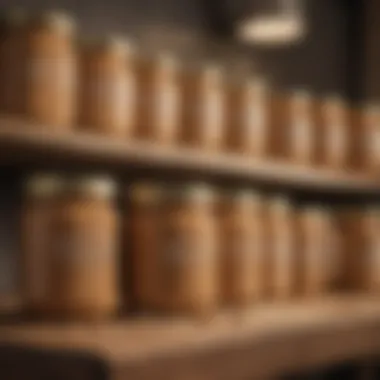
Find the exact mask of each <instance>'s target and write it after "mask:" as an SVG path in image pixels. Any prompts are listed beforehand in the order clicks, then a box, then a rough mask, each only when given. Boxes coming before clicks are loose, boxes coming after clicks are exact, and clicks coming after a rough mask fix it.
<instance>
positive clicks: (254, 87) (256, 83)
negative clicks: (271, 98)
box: [243, 77, 268, 96]
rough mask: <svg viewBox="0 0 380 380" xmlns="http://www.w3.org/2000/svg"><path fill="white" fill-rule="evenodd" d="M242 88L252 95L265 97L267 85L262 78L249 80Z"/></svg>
mask: <svg viewBox="0 0 380 380" xmlns="http://www.w3.org/2000/svg"><path fill="white" fill-rule="evenodd" d="M243 86H244V87H245V88H246V89H247V91H249V92H250V93H252V94H257V95H259V96H260V95H265V94H266V93H267V91H268V85H267V83H266V81H265V80H264V79H263V78H258V77H255V78H249V79H248V80H247V81H245V82H244V84H243Z"/></svg>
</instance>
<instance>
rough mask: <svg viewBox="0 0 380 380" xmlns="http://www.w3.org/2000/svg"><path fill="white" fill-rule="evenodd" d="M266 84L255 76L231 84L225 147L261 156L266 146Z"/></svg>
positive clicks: (241, 152)
mask: <svg viewBox="0 0 380 380" xmlns="http://www.w3.org/2000/svg"><path fill="white" fill-rule="evenodd" d="M268 106H269V105H268V88H267V86H266V84H265V83H264V82H263V81H262V80H260V79H258V78H251V79H249V80H247V81H245V82H244V83H239V84H238V85H236V84H235V85H232V86H231V89H230V91H229V100H228V108H229V109H228V114H229V117H228V120H229V123H228V126H226V127H227V131H226V145H227V149H229V150H231V151H234V152H237V153H240V154H244V155H252V156H255V157H263V156H264V155H265V153H266V149H267V132H268V131H267V129H268V125H267V119H268Z"/></svg>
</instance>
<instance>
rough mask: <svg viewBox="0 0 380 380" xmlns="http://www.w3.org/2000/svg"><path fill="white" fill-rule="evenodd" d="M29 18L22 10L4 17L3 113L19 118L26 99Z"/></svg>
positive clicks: (0, 48) (0, 52)
mask: <svg viewBox="0 0 380 380" xmlns="http://www.w3.org/2000/svg"><path fill="white" fill-rule="evenodd" d="M28 21H29V19H28V15H27V13H26V12H25V11H24V10H23V9H11V10H10V11H9V12H7V13H6V14H4V18H3V20H2V31H1V40H0V83H1V86H0V109H1V112H4V113H5V114H10V115H12V116H14V115H17V116H20V115H21V114H22V113H23V98H24V96H25V91H26V87H25V73H26V67H25V59H26V57H25V53H26V45H25V43H26V31H27V25H28Z"/></svg>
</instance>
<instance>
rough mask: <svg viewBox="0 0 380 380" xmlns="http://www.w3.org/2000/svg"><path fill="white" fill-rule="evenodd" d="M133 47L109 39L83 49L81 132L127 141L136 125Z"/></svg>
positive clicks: (81, 64) (81, 68)
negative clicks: (83, 130)
mask: <svg viewBox="0 0 380 380" xmlns="http://www.w3.org/2000/svg"><path fill="white" fill-rule="evenodd" d="M133 65H134V59H133V52H132V47H131V45H129V44H128V43H127V42H126V41H124V40H123V39H120V38H117V37H112V36H111V37H109V38H106V39H104V40H100V41H96V42H95V43H89V44H87V45H84V46H83V47H82V51H81V59H80V79H81V86H80V109H79V115H80V116H79V128H81V129H86V130H88V131H91V132H95V133H102V134H104V135H108V136H112V137H120V138H125V137H127V136H129V135H130V134H131V133H132V130H133V128H134V125H135V121H136V77H135V73H134V67H133Z"/></svg>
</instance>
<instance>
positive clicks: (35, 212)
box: [21, 174, 64, 315]
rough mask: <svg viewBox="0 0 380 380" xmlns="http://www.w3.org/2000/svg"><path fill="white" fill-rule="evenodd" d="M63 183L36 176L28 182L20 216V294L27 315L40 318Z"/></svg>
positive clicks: (53, 178)
mask: <svg viewBox="0 0 380 380" xmlns="http://www.w3.org/2000/svg"><path fill="white" fill-rule="evenodd" d="M63 186H64V182H63V180H62V179H61V178H60V177H59V176H55V175H48V174H46V175H35V176H33V177H31V178H30V179H28V180H27V182H26V186H25V196H24V202H23V207H22V214H21V216H22V217H21V224H22V225H21V249H22V258H23V260H22V262H23V265H22V268H23V270H22V272H23V276H22V278H23V293H24V301H25V304H26V308H27V311H28V312H30V313H31V314H34V315H43V313H44V311H45V308H46V302H47V298H48V295H49V287H50V281H51V273H50V268H49V266H48V263H49V255H50V252H49V248H50V244H51V226H52V217H53V214H54V209H55V205H56V202H57V199H58V198H59V197H60V195H61V193H62V191H63Z"/></svg>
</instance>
